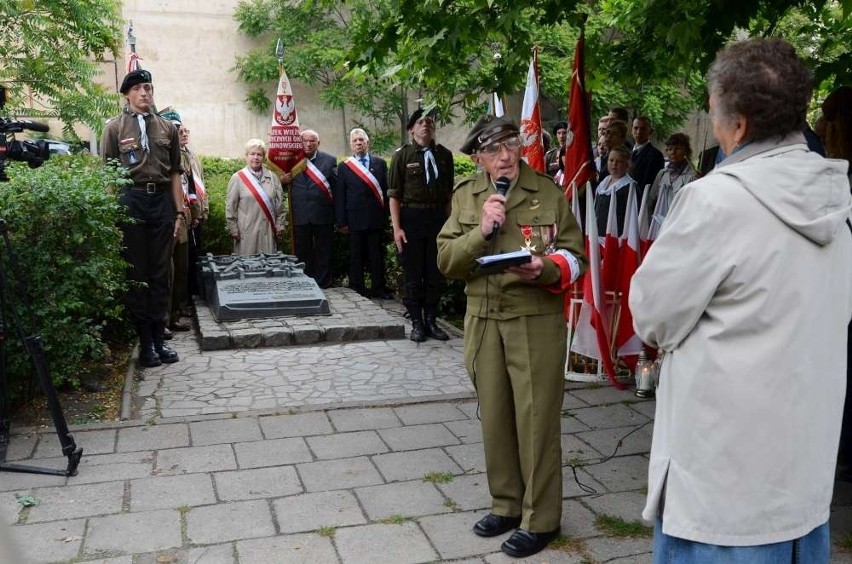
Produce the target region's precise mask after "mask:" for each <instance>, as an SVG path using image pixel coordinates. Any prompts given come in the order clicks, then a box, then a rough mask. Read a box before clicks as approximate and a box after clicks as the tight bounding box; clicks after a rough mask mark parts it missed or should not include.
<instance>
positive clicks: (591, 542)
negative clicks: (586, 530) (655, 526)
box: [585, 537, 653, 562]
mask: <svg viewBox="0 0 852 564" xmlns="http://www.w3.org/2000/svg"><path fill="white" fill-rule="evenodd" d="M585 544H586V553H587V554H588V555H589V557H591V558H592V559H593V560H594V561H595V562H609V561H611V560H614V559H616V558H627V559H628V560H627V562H633V561H634V560H633V559H636V560H635V561H639V558H640V557H643V556H646V555H649V554H650V553H651V548H652V547H653V539H651V538H610V537H596V538H591V539H586V542H585Z"/></svg>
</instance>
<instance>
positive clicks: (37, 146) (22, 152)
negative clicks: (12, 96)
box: [0, 86, 50, 182]
mask: <svg viewBox="0 0 852 564" xmlns="http://www.w3.org/2000/svg"><path fill="white" fill-rule="evenodd" d="M5 105H6V88H4V87H3V86H0V110H2V109H3V107H4V106H5ZM25 129H29V130H30V131H39V132H41V133H47V132H48V131H50V128H49V127H48V126H46V125H45V124H43V123H38V122H35V121H29V120H20V121H12V120H8V119H4V118H2V117H0V182H8V181H9V176H8V175H7V174H6V159H9V160H13V161H20V162H24V163H27V165H29V167H30V168H38V167H40V166H41V165H42V164H44V161H46V160H47V159H48V158H50V147H49V146H48V144H47V141H42V140H40V141H16V140H15V134H16V133H20V132H22V131H23V130H25Z"/></svg>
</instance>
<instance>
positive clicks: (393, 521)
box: [381, 515, 411, 525]
mask: <svg viewBox="0 0 852 564" xmlns="http://www.w3.org/2000/svg"><path fill="white" fill-rule="evenodd" d="M406 521H411V517H406V516H405V515H391V516H390V517H385V518H384V519H382V520H381V522H382V523H384V524H385V525H402V524H403V523H405V522H406Z"/></svg>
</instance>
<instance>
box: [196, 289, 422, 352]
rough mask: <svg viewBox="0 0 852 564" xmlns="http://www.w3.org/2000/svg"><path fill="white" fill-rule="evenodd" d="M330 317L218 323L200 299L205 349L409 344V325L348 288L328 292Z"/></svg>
mask: <svg viewBox="0 0 852 564" xmlns="http://www.w3.org/2000/svg"><path fill="white" fill-rule="evenodd" d="M325 296H326V298H327V299H328V305H329V308H330V309H331V315H323V316H309V317H294V316H288V317H271V318H267V319H239V320H233V321H222V322H217V321H216V320H215V319H214V318H213V314H212V313H210V309H209V308H208V307H207V303H206V302H204V301H202V300H196V302H195V311H196V320H197V322H198V334H199V342H200V346H201V350H203V351H215V350H227V349H254V348H259V347H286V346H297V345H317V344H323V343H345V342H354V341H375V340H380V339H404V338H405V324H404V322H403V321H402V319H400V317H399V316H398V315H394V314H393V313H391V312H388V311H386V310H385V309H383V308H382V307H381V306H379V305H377V304H376V303H374V302H372V301H371V300H369V299H367V298H364V297H362V296H361V295H359V294H358V293H357V292H355V291H354V290H350V289H349V288H329V289H327V290H325Z"/></svg>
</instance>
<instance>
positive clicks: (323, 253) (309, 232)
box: [293, 223, 334, 288]
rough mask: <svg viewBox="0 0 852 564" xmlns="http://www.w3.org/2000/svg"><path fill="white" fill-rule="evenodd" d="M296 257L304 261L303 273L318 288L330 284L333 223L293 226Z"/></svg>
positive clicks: (326, 286)
mask: <svg viewBox="0 0 852 564" xmlns="http://www.w3.org/2000/svg"><path fill="white" fill-rule="evenodd" d="M293 238H294V241H293V248H294V250H295V252H296V257H297V258H298V259H299V260H300V261H302V262H304V263H305V274H307V275H308V276H310V277H311V278H313V279H314V280H316V282H317V285H319V287H320V288H328V287H329V286H331V249H332V240H333V238H334V225H332V224H330V223H329V224H322V225H318V224H315V223H309V224H307V225H296V226H295V227H294V228H293Z"/></svg>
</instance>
